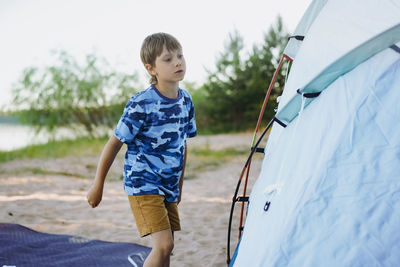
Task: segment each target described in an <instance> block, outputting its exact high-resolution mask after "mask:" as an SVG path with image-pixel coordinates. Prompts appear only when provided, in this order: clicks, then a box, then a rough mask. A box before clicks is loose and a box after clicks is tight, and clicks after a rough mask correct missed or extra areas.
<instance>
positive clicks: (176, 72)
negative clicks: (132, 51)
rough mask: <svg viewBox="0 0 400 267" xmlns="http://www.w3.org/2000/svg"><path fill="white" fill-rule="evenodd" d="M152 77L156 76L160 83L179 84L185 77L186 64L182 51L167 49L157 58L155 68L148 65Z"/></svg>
mask: <svg viewBox="0 0 400 267" xmlns="http://www.w3.org/2000/svg"><path fill="white" fill-rule="evenodd" d="M145 67H146V69H147V71H148V72H149V73H150V75H153V76H156V77H157V81H158V83H178V82H179V81H182V80H183V78H184V77H185V72H186V62H185V58H184V57H183V53H182V50H180V49H179V50H175V51H168V50H167V49H166V48H165V47H164V49H163V52H162V53H161V55H160V56H158V57H157V58H156V61H155V64H154V66H151V65H150V64H146V66H145Z"/></svg>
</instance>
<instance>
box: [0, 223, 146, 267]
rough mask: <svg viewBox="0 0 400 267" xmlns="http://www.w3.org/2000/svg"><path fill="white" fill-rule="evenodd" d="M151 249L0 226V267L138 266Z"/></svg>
mask: <svg viewBox="0 0 400 267" xmlns="http://www.w3.org/2000/svg"><path fill="white" fill-rule="evenodd" d="M150 251H151V248H148V247H145V246H141V245H137V244H131V243H117V242H105V241H99V240H88V239H85V238H82V237H78V236H70V235H53V234H46V233H39V232H36V231H34V230H31V229H29V228H26V227H24V226H21V225H18V224H7V223H0V266H17V267H31V266H32V267H37V266H41V267H45V266H52V267H57V266H63V267H64V266H99V267H101V266H104V267H106V266H107V267H108V266H127V267H128V266H130V267H132V266H142V265H143V259H145V258H146V257H147V255H148V254H149V253H150Z"/></svg>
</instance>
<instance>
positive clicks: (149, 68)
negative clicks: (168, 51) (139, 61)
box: [144, 64, 157, 76]
mask: <svg viewBox="0 0 400 267" xmlns="http://www.w3.org/2000/svg"><path fill="white" fill-rule="evenodd" d="M144 67H145V68H146V70H147V72H148V73H149V74H150V75H152V76H156V74H157V73H156V71H155V70H154V68H153V66H152V65H150V64H145V65H144Z"/></svg>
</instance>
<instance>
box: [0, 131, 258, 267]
mask: <svg viewBox="0 0 400 267" xmlns="http://www.w3.org/2000/svg"><path fill="white" fill-rule="evenodd" d="M250 143H251V134H233V135H214V136H199V137H196V138H193V139H191V140H189V141H188V146H189V147H204V146H206V147H208V148H210V149H211V150H215V151H218V150H221V149H225V148H242V149H246V148H249V145H250ZM98 157H99V155H97V156H87V157H64V158H57V159H23V160H14V161H10V162H7V163H3V164H1V165H0V203H1V208H0V222H5V223H16V224H21V225H23V226H26V227H29V228H32V229H34V230H36V231H40V232H46V233H54V234H68V235H76V236H81V237H85V238H88V239H98V240H104V241H114V242H132V243H137V244H141V245H145V246H151V238H150V237H145V238H140V237H139V234H138V232H137V230H136V225H135V222H134V219H133V216H132V214H131V211H130V208H129V203H128V200H127V197H126V195H125V193H124V191H123V188H122V181H121V180H120V177H121V174H122V168H123V153H120V154H119V155H118V157H117V159H116V161H115V162H114V164H113V166H112V169H111V170H110V173H109V176H108V178H107V181H106V184H105V191H104V196H103V200H102V203H101V204H100V206H99V207H97V208H95V209H92V208H90V207H89V205H88V204H87V202H86V191H87V189H88V188H89V186H90V185H91V183H92V178H89V177H93V176H94V173H95V168H96V165H97V160H98ZM192 157H193V156H192V155H190V153H189V154H188V163H189V162H190V160H191V158H192ZM246 157H247V155H240V156H236V157H232V158H230V160H229V161H226V162H224V163H223V164H220V165H218V166H212V167H209V168H207V167H206V168H203V169H202V170H201V171H199V172H198V173H196V174H195V175H194V176H193V175H192V176H193V177H192V176H191V177H190V178H188V179H186V180H185V181H184V186H183V197H182V202H181V203H180V205H179V210H180V217H181V225H182V231H180V232H177V233H176V234H175V240H176V242H175V248H174V251H173V256H172V257H171V266H226V246H227V245H226V242H227V228H228V219H229V211H230V206H231V200H232V196H233V193H234V189H235V187H236V183H237V180H238V178H239V175H240V172H241V170H242V168H243V166H244V163H245V159H246ZM261 160H262V157H261V156H257V157H256V158H255V159H254V160H253V163H252V168H251V175H250V180H249V186H250V188H251V185H253V184H254V182H255V180H256V178H257V175H258V173H259V170H260V166H261ZM43 170H44V171H43ZM248 192H249V191H248ZM239 210H240V206H239V205H237V207H236V213H235V218H234V222H235V225H237V224H238V222H239V218H238V214H239ZM236 229H237V226H234V230H233V231H232V235H233V237H232V247H231V250H234V246H235V245H236V242H237V230H236Z"/></svg>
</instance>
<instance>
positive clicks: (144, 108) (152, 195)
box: [87, 33, 197, 267]
mask: <svg viewBox="0 0 400 267" xmlns="http://www.w3.org/2000/svg"><path fill="white" fill-rule="evenodd" d="M140 56H141V59H142V62H143V64H144V67H145V68H146V70H147V72H148V73H149V74H150V76H151V80H150V83H151V85H150V87H149V88H148V89H146V90H144V91H142V92H139V93H137V94H136V95H134V96H133V97H132V98H131V99H130V100H129V101H128V103H127V105H126V107H125V110H124V113H123V115H122V117H121V119H120V121H119V122H118V125H117V127H116V128H115V130H114V135H113V136H111V137H110V139H109V140H108V142H107V144H106V145H105V147H104V150H103V152H102V154H101V157H100V160H99V164H98V167H97V172H96V177H95V180H94V183H93V185H92V187H91V188H90V189H89V192H88V195H87V199H88V202H89V204H90V206H92V207H93V208H95V207H96V206H97V205H99V203H100V201H101V198H102V194H103V186H104V181H105V177H106V174H107V172H108V170H109V168H110V166H111V164H112V162H113V161H114V159H115V156H116V155H117V153H118V151H119V150H120V148H121V146H122V144H123V143H125V144H127V146H128V149H127V152H126V155H125V166H124V188H125V192H126V193H127V195H128V199H129V203H130V206H131V209H132V213H133V215H134V217H135V221H136V225H137V228H138V230H139V233H140V235H141V236H142V237H143V236H146V235H149V234H150V235H151V237H152V241H153V248H152V251H151V253H150V254H149V256H148V257H147V259H146V260H145V262H144V265H143V266H146V267H147V266H169V256H170V254H171V252H172V249H173V246H174V240H173V232H174V231H178V230H180V223H179V215H178V207H177V205H178V203H179V202H180V200H181V196H182V184H183V174H184V169H185V163H186V152H187V147H186V138H187V137H189V138H190V137H194V136H196V134H197V132H196V123H195V117H194V107H193V103H192V100H191V96H190V94H189V93H188V92H187V91H185V90H182V89H180V88H179V81H181V80H183V78H184V76H185V71H186V62H185V59H184V57H183V54H182V47H181V45H180V44H179V42H178V41H177V40H176V39H175V38H174V37H173V36H171V35H169V34H166V33H156V34H153V35H150V36H148V37H147V38H146V39H145V40H144V41H143V44H142V48H141V51H140Z"/></svg>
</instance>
